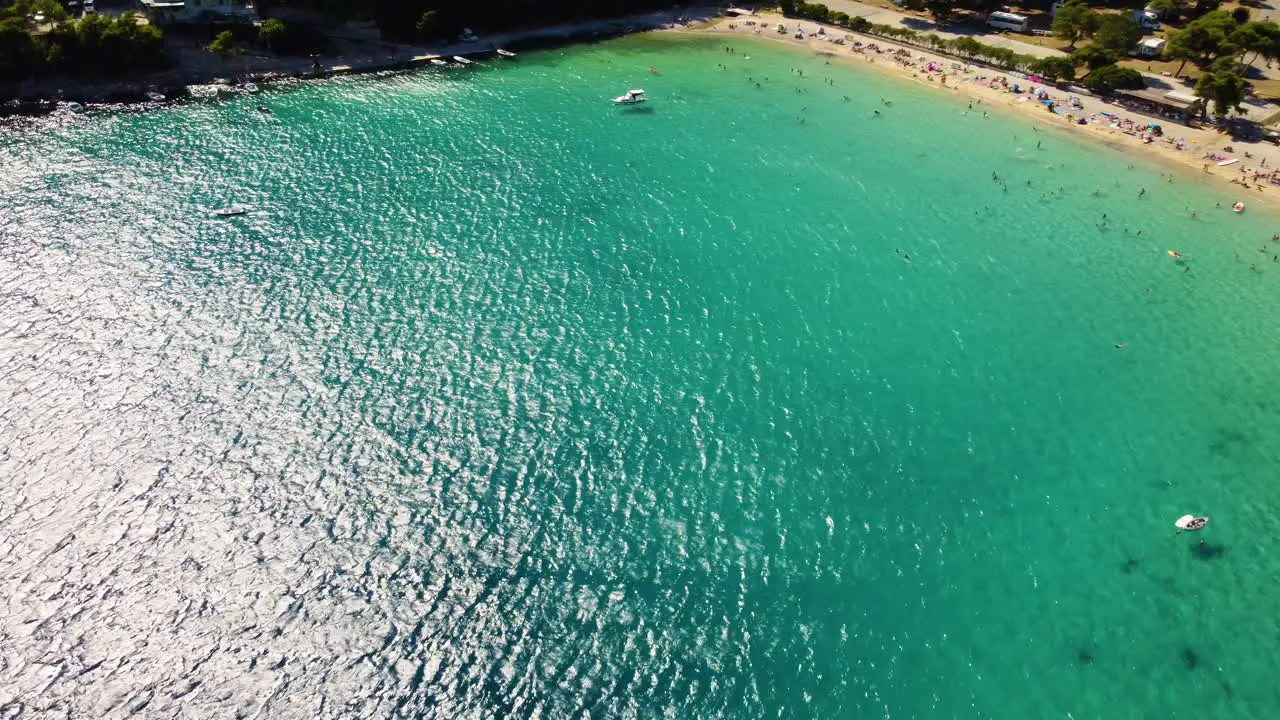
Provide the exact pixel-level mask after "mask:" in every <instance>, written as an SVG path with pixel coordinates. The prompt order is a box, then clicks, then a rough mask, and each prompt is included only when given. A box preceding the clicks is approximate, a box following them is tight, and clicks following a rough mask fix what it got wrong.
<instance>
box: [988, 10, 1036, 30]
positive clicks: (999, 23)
mask: <svg viewBox="0 0 1280 720" xmlns="http://www.w3.org/2000/svg"><path fill="white" fill-rule="evenodd" d="M1030 26H1031V20H1030V19H1028V18H1027V16H1026V15H1014V14H1013V13H1007V12H993V13H991V14H990V15H988V16H987V27H993V28H996V29H997V30H1012V31H1014V32H1026V31H1027V29H1028V28H1029V27H1030Z"/></svg>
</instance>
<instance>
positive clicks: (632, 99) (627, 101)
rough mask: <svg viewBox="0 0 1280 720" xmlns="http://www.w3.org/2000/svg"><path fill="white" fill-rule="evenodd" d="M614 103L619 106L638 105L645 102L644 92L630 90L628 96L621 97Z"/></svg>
mask: <svg viewBox="0 0 1280 720" xmlns="http://www.w3.org/2000/svg"><path fill="white" fill-rule="evenodd" d="M613 101H614V102H615V103H617V104H618V105H637V104H639V103H642V102H644V91H643V90H628V91H627V94H626V95H619V96H618V97H616V98H614V99H613Z"/></svg>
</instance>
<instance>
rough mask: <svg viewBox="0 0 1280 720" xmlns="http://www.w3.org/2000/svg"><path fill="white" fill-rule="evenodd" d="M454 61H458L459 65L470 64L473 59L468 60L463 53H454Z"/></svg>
mask: <svg viewBox="0 0 1280 720" xmlns="http://www.w3.org/2000/svg"><path fill="white" fill-rule="evenodd" d="M453 61H454V62H456V63H458V64H459V65H470V64H471V61H470V60H468V59H466V58H464V57H462V56H461V55H454V56H453Z"/></svg>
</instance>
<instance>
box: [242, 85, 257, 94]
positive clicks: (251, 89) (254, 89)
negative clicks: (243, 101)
mask: <svg viewBox="0 0 1280 720" xmlns="http://www.w3.org/2000/svg"><path fill="white" fill-rule="evenodd" d="M258 89H259V88H258V86H257V85H255V84H254V83H245V84H244V91H245V92H247V93H256V92H258Z"/></svg>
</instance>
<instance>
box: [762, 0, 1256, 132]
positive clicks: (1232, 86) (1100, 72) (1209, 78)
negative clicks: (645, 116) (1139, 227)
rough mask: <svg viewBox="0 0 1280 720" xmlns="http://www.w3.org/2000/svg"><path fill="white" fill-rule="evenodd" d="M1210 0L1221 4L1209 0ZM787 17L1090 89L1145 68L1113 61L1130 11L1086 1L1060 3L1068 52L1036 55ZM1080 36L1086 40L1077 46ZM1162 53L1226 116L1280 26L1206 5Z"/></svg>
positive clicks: (1056, 24)
mask: <svg viewBox="0 0 1280 720" xmlns="http://www.w3.org/2000/svg"><path fill="white" fill-rule="evenodd" d="M1210 3H1211V4H1210V6H1211V7H1212V6H1216V3H1213V1H1212V0H1210ZM989 4H990V3H987V2H985V0H907V6H908V7H912V6H913V5H914V6H916V7H917V9H923V10H928V11H929V12H930V13H931V14H933V15H934V17H935V18H936V19H938V20H939V21H944V20H945V19H947V18H948V17H950V16H951V15H952V14H953V13H954V12H955V11H956V10H958V9H969V10H984V9H986V6H987V5H989ZM1152 5H1154V6H1155V9H1157V10H1160V11H1163V12H1169V13H1176V12H1180V11H1181V9H1182V8H1181V6H1180V5H1179V4H1178V3H1177V1H1176V0H1154V2H1153V3H1152ZM780 7H781V10H782V12H783V14H784V15H787V16H790V17H801V18H806V19H809V20H814V21H816V22H822V23H827V24H830V25H836V26H839V27H845V28H848V29H850V30H854V31H856V32H862V33H866V34H870V35H878V36H881V37H885V38H888V39H892V40H900V41H903V42H908V43H911V44H913V45H918V46H921V47H927V48H930V49H933V50H937V51H939V52H944V53H947V54H951V55H957V56H959V57H962V58H966V59H970V60H975V61H980V62H985V63H987V64H989V65H993V66H995V67H998V68H1002V69H1006V70H1017V71H1020V72H1024V73H1027V74H1031V75H1039V76H1041V77H1043V78H1045V79H1046V80H1048V81H1050V82H1057V81H1077V76H1078V75H1079V73H1080V71H1081V69H1082V68H1083V70H1084V75H1083V77H1079V79H1078V82H1079V83H1080V84H1081V85H1083V86H1085V87H1086V88H1088V89H1089V90H1091V91H1093V92H1096V93H1100V94H1107V93H1110V92H1112V91H1114V90H1117V89H1136V88H1141V87H1143V79H1142V74H1141V73H1139V72H1138V71H1137V70H1134V69H1132V68H1127V67H1122V66H1120V65H1117V64H1116V63H1117V62H1118V61H1119V60H1121V59H1123V58H1124V57H1125V56H1126V55H1127V54H1128V53H1129V52H1130V51H1131V50H1132V49H1133V48H1134V47H1135V46H1136V45H1137V44H1138V42H1139V41H1140V40H1141V39H1142V29H1141V28H1140V27H1139V26H1138V23H1137V22H1136V21H1135V20H1134V19H1133V17H1131V16H1130V15H1128V14H1121V13H1101V12H1097V11H1096V10H1094V9H1093V8H1092V7H1090V6H1089V4H1088V3H1087V2H1086V1H1085V0H1070V1H1069V2H1068V3H1067V4H1066V5H1065V6H1063V7H1061V8H1059V9H1058V12H1057V13H1056V15H1055V17H1054V20H1053V25H1052V30H1053V34H1054V35H1055V36H1057V37H1060V38H1062V39H1064V40H1066V41H1067V42H1068V48H1067V49H1068V50H1069V51H1070V52H1069V53H1068V54H1066V55H1054V56H1050V57H1035V56H1033V55H1027V54H1022V53H1017V52H1014V51H1013V50H1010V49H1009V48H1005V47H996V46H992V45H986V44H984V43H981V42H979V41H977V40H974V39H973V38H970V37H959V38H951V39H947V38H942V37H940V36H938V35H936V34H934V33H925V32H920V31H917V30H912V29H910V28H906V27H901V26H895V25H877V24H874V23H871V22H869V21H867V19H866V18H862V17H850V16H849V15H847V14H845V13H843V12H836V11H832V10H831V9H829V8H828V7H826V6H825V5H821V4H810V3H805V2H796V0H782V2H781V3H780ZM1082 40H1088V41H1089V43H1088V44H1087V45H1084V46H1083V47H1079V48H1077V47H1076V45H1077V43H1079V42H1080V41H1082ZM1164 58H1165V59H1168V60H1180V61H1182V65H1181V66H1180V67H1179V68H1178V71H1177V72H1176V73H1175V74H1176V75H1181V74H1182V70H1183V69H1184V68H1185V66H1186V64H1187V63H1188V62H1190V63H1193V64H1195V65H1196V66H1197V67H1198V68H1200V70H1201V71H1202V74H1201V76H1200V79H1199V80H1198V81H1197V83H1196V85H1195V90H1194V92H1195V94H1196V95H1198V96H1200V97H1202V98H1205V99H1206V100H1207V101H1209V103H1210V106H1211V107H1212V109H1213V111H1214V113H1215V114H1217V115H1219V116H1224V115H1226V114H1227V113H1228V112H1229V111H1231V110H1233V109H1236V108H1238V107H1239V106H1240V104H1241V103H1242V102H1243V101H1244V98H1245V96H1246V95H1247V94H1248V92H1249V89H1250V87H1249V82H1248V80H1247V79H1246V76H1247V74H1248V73H1249V72H1250V71H1251V70H1253V65H1254V63H1256V62H1257V60H1258V59H1259V58H1266V59H1280V26H1278V25H1277V24H1276V23H1273V22H1254V21H1251V20H1249V13H1248V10H1247V9H1245V8H1237V9H1236V10H1234V11H1232V12H1230V13H1228V12H1224V11H1221V10H1209V11H1207V12H1205V13H1204V14H1202V15H1201V16H1200V17H1198V18H1196V19H1194V20H1192V21H1191V22H1189V23H1188V24H1187V25H1186V26H1185V28H1184V29H1182V30H1179V31H1176V32H1173V33H1171V34H1170V35H1169V38H1168V43H1167V45H1166V47H1165V51H1164Z"/></svg>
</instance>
